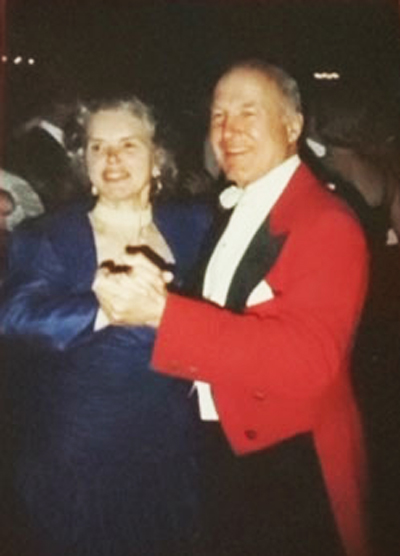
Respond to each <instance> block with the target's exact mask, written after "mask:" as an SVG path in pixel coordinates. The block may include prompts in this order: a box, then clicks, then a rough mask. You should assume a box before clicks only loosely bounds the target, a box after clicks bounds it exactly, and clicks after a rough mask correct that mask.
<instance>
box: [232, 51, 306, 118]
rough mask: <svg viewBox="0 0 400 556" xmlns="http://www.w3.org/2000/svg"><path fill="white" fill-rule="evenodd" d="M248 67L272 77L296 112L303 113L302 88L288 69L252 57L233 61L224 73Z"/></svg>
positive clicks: (269, 77) (268, 77)
mask: <svg viewBox="0 0 400 556" xmlns="http://www.w3.org/2000/svg"><path fill="white" fill-rule="evenodd" d="M239 69H248V70H253V71H257V72H259V73H261V74H262V75H264V76H265V77H266V78H267V79H270V80H271V81H272V82H273V83H275V85H276V86H277V87H278V89H279V91H280V92H281V93H282V95H283V97H284V98H285V100H287V101H288V104H289V106H290V107H291V108H293V110H294V111H295V112H298V113H300V114H302V113H303V107H302V100H301V94H300V89H299V86H298V83H297V81H296V80H295V79H294V77H292V76H291V75H290V74H289V73H287V71H285V70H284V69H282V68H280V67H279V66H275V65H274V64H270V63H268V62H266V61H264V60H261V59H259V58H250V59H248V60H241V61H239V62H235V63H233V64H232V65H231V66H230V67H229V68H228V69H227V70H226V71H225V72H224V74H223V75H222V77H224V76H225V75H228V74H229V73H231V72H233V71H236V70H239Z"/></svg>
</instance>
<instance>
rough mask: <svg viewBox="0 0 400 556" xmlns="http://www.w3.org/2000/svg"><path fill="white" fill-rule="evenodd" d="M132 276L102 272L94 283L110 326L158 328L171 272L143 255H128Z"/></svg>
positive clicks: (94, 289) (98, 272)
mask: <svg viewBox="0 0 400 556" xmlns="http://www.w3.org/2000/svg"><path fill="white" fill-rule="evenodd" d="M123 263H124V264H127V265H129V266H131V267H132V270H131V271H130V272H129V273H118V274H113V273H111V272H109V270H107V269H99V270H98V271H97V273H96V277H95V280H94V283H93V291H94V292H95V294H96V296H97V298H98V301H99V304H100V307H101V308H102V310H103V311H104V313H105V314H106V315H107V318H108V319H109V321H110V323H111V324H117V325H150V326H158V324H159V322H160V320H161V317H162V315H163V312H164V308H165V302H166V295H167V290H166V284H167V283H168V282H170V281H171V280H172V274H171V273H170V272H163V271H161V270H160V269H159V268H158V267H157V266H156V265H154V264H153V263H152V262H150V261H149V260H148V259H147V258H146V257H145V256H144V255H142V254H140V253H139V254H135V255H126V256H125V257H124V260H123Z"/></svg>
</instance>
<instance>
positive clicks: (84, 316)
mask: <svg viewBox="0 0 400 556" xmlns="http://www.w3.org/2000/svg"><path fill="white" fill-rule="evenodd" d="M89 209H90V206H89V205H88V204H85V203H82V204H76V205H73V206H71V207H68V208H67V209H64V210H63V211H61V212H58V213H55V214H52V215H47V216H45V217H43V218H40V219H38V220H37V221H36V222H34V223H30V225H28V226H23V227H22V228H20V229H19V230H17V231H16V232H14V234H13V236H12V238H11V242H10V246H9V263H8V272H7V278H6V281H5V283H4V286H3V291H2V295H1V303H0V329H1V333H2V334H3V335H6V336H17V337H23V338H24V339H28V340H34V341H36V342H39V343H41V344H44V345H47V346H51V347H53V348H56V349H61V350H63V349H65V348H67V347H68V346H70V345H71V344H73V343H74V342H77V341H81V340H82V339H84V338H85V337H86V338H87V336H88V335H90V334H92V333H93V324H94V320H95V317H96V314H97V310H98V302H97V299H96V296H95V295H94V293H93V292H92V290H91V286H92V282H93V278H94V274H95V271H96V268H97V264H98V261H97V259H96V251H95V245H94V237H93V233H92V229H91V226H90V222H89V219H88V210H89ZM154 220H155V223H156V225H157V227H158V228H159V230H160V232H161V234H162V235H163V236H164V238H165V239H166V241H167V243H168V245H169V246H170V248H171V250H172V252H173V254H174V257H175V260H176V269H175V286H176V287H178V288H179V287H180V286H181V285H182V284H183V282H184V280H185V278H187V277H188V276H189V275H190V272H191V270H192V269H193V268H194V266H195V264H196V262H197V259H198V257H199V254H200V251H201V248H202V245H203V244H204V242H205V238H206V236H207V233H208V230H209V228H210V223H211V215H210V211H209V210H208V208H207V207H205V206H204V205H200V204H198V203H172V202H169V203H165V204H160V205H158V206H155V207H154Z"/></svg>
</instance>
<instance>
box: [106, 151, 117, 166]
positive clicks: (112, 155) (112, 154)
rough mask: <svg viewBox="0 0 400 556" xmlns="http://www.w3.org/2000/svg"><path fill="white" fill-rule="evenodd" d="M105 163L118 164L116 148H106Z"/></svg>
mask: <svg viewBox="0 0 400 556" xmlns="http://www.w3.org/2000/svg"><path fill="white" fill-rule="evenodd" d="M106 158H107V162H111V163H114V162H118V160H119V150H118V148H117V147H108V149H107V152H106Z"/></svg>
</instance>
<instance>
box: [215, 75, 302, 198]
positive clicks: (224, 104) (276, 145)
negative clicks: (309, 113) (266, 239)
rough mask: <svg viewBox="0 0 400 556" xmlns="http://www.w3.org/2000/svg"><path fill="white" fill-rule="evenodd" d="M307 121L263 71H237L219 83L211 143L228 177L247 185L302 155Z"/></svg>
mask: <svg viewBox="0 0 400 556" xmlns="http://www.w3.org/2000/svg"><path fill="white" fill-rule="evenodd" d="M302 123H303V118H302V116H301V114H298V113H295V112H294V110H293V109H291V107H289V106H288V102H287V101H286V102H285V99H284V98H283V97H282V94H281V93H280V91H279V89H278V87H277V86H276V85H275V83H274V82H273V81H272V80H270V79H268V77H266V76H265V75H264V74H262V73H261V72H260V71H258V70H254V69H248V68H238V69H234V70H233V71H231V72H230V73H228V74H226V75H225V76H223V77H222V79H221V80H220V81H219V82H218V83H217V86H216V88H215V91H214V98H213V102H212V106H211V121H210V141H211V145H212V147H213V150H214V153H215V156H216V159H217V162H218V164H219V166H220V168H221V169H222V170H223V171H224V173H225V175H226V177H227V178H228V179H230V180H232V181H235V182H236V183H237V185H238V186H240V187H246V186H247V185H248V184H249V183H252V182H254V181H255V180H257V179H259V178H260V177H262V176H263V175H265V174H266V173H268V172H269V171H270V170H272V169H273V168H275V167H276V166H278V165H279V164H281V163H282V162H283V161H284V160H286V159H287V158H289V157H290V156H291V155H292V154H294V153H295V152H296V151H297V139H298V137H299V135H300V133H301V129H302Z"/></svg>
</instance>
